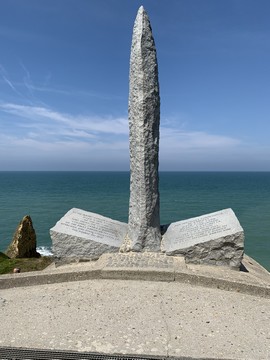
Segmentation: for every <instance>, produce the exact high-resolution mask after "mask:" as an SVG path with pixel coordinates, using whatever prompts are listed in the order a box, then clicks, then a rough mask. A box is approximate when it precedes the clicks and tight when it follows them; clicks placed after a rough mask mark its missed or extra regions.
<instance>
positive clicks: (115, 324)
mask: <svg viewBox="0 0 270 360" xmlns="http://www.w3.org/2000/svg"><path fill="white" fill-rule="evenodd" d="M157 265H158V266H159V267H158V268H157ZM244 265H245V267H246V268H247V270H248V269H249V270H248V271H249V272H236V271H233V270H226V269H219V268H215V269H212V268H209V267H206V268H205V267H201V266H200V267H198V266H186V265H185V264H184V262H183V260H182V259H181V258H180V259H179V258H178V259H172V258H170V259H168V258H162V257H161V258H160V256H159V255H157V254H148V255H146V256H143V257H142V256H140V255H138V256H137V255H136V254H134V255H130V256H129V257H125V255H124V254H122V255H121V254H120V256H118V257H117V256H115V255H114V254H108V255H105V256H103V257H102V258H100V260H99V261H97V262H93V263H78V264H72V265H65V266H61V267H58V268H55V267H51V268H50V269H47V270H46V271H43V272H40V273H39V274H34V275H33V274H32V275H29V274H26V273H25V274H23V273H22V274H15V275H16V276H15V275H9V276H6V275H5V276H3V277H2V276H1V278H0V283H1V282H2V284H4V285H6V286H3V285H2V289H1V291H0V320H1V324H2V326H1V327H0V347H15V348H21V347H22V348H38V349H51V350H68V351H79V352H98V353H106V354H114V353H117V354H129V355H144V356H145V355H152V356H153V355H154V356H165V357H173V356H175V357H179V358H181V357H191V358H195V359H203V358H204V359H245V360H249V359H252V360H254V359H270V326H269V324H270V297H269V296H268V295H269V293H268V290H269V273H268V272H267V271H266V270H264V269H263V268H261V267H260V266H259V265H258V264H256V263H255V262H254V261H253V260H252V259H250V258H248V257H246V258H245V260H244ZM181 269H182V270H181ZM172 274H173V276H172ZM91 276H92V278H91ZM106 276H107V278H105V277H106ZM136 277H137V279H136ZM151 277H152V279H151ZM38 278H39V280H40V283H38ZM80 278H81V280H78V279H80ZM12 279H13V280H14V282H13V284H14V285H16V286H14V287H12V286H11V285H12V281H13V280H12ZM20 279H21V280H22V281H21V283H20ZM76 279H77V281H75V280H76ZM142 279H143V280H144V281H142ZM211 279H212V282H211ZM45 280H46V282H44V281H45ZM24 281H25V284H26V285H27V286H25V284H24ZM31 281H32V282H31ZM50 282H51V283H50ZM23 284H24V285H23ZM219 284H221V285H219ZM222 284H223V285H222ZM224 284H225V285H224ZM230 284H231V285H230ZM235 284H236V285H235ZM241 284H242V286H243V287H241ZM30 285H31V286H30ZM198 285H200V286H198ZM249 287H250V288H251V289H252V291H248V290H247V289H248V288H249ZM222 288H223V289H225V290H231V291H224V290H223V289H222ZM255 289H257V290H258V291H257V293H254V291H255ZM259 289H261V290H259ZM262 289H264V290H265V291H263V290H262ZM252 294H253V295H252Z"/></svg>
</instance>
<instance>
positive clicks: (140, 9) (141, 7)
mask: <svg viewBox="0 0 270 360" xmlns="http://www.w3.org/2000/svg"><path fill="white" fill-rule="evenodd" d="M143 13H145V9H144V7H143V5H141V6H140V7H139V10H138V14H143Z"/></svg>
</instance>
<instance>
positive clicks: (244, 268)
mask: <svg viewBox="0 0 270 360" xmlns="http://www.w3.org/2000/svg"><path fill="white" fill-rule="evenodd" d="M239 270H240V271H243V272H246V273H248V272H249V271H248V269H247V268H246V267H245V265H243V264H242V263H241V265H240V269H239Z"/></svg>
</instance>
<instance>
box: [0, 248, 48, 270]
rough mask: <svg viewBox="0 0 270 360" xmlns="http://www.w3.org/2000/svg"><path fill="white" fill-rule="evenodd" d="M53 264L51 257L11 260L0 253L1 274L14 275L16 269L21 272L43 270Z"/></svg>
mask: <svg viewBox="0 0 270 360" xmlns="http://www.w3.org/2000/svg"><path fill="white" fill-rule="evenodd" d="M52 262H53V259H52V258H51V257H49V256H41V257H39V258H25V259H10V258H9V257H8V256H7V255H5V254H4V253H2V252H0V274H10V273H13V269H14V268H20V269H21V272H27V271H38V270H43V269H45V268H46V267H47V266H49V265H50V264H51V263H52Z"/></svg>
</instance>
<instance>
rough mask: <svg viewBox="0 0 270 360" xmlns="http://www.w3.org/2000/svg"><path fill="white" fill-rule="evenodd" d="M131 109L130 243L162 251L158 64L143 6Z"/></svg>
mask: <svg viewBox="0 0 270 360" xmlns="http://www.w3.org/2000/svg"><path fill="white" fill-rule="evenodd" d="M128 110H129V146H130V202H129V219H128V235H127V241H128V242H130V244H129V245H130V249H131V250H132V251H142V250H147V251H159V250H160V240H161V234H160V218H159V190H158V182H159V180H158V152H159V123H160V98H159V83H158V65H157V56H156V48H155V42H154V38H153V35H152V29H151V25H150V21H149V18H148V16H147V13H146V11H145V10H144V8H143V6H141V7H140V8H139V10H138V14H137V17H136V20H135V24H134V28H133V37H132V45H131V56H130V74H129V106H128Z"/></svg>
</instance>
